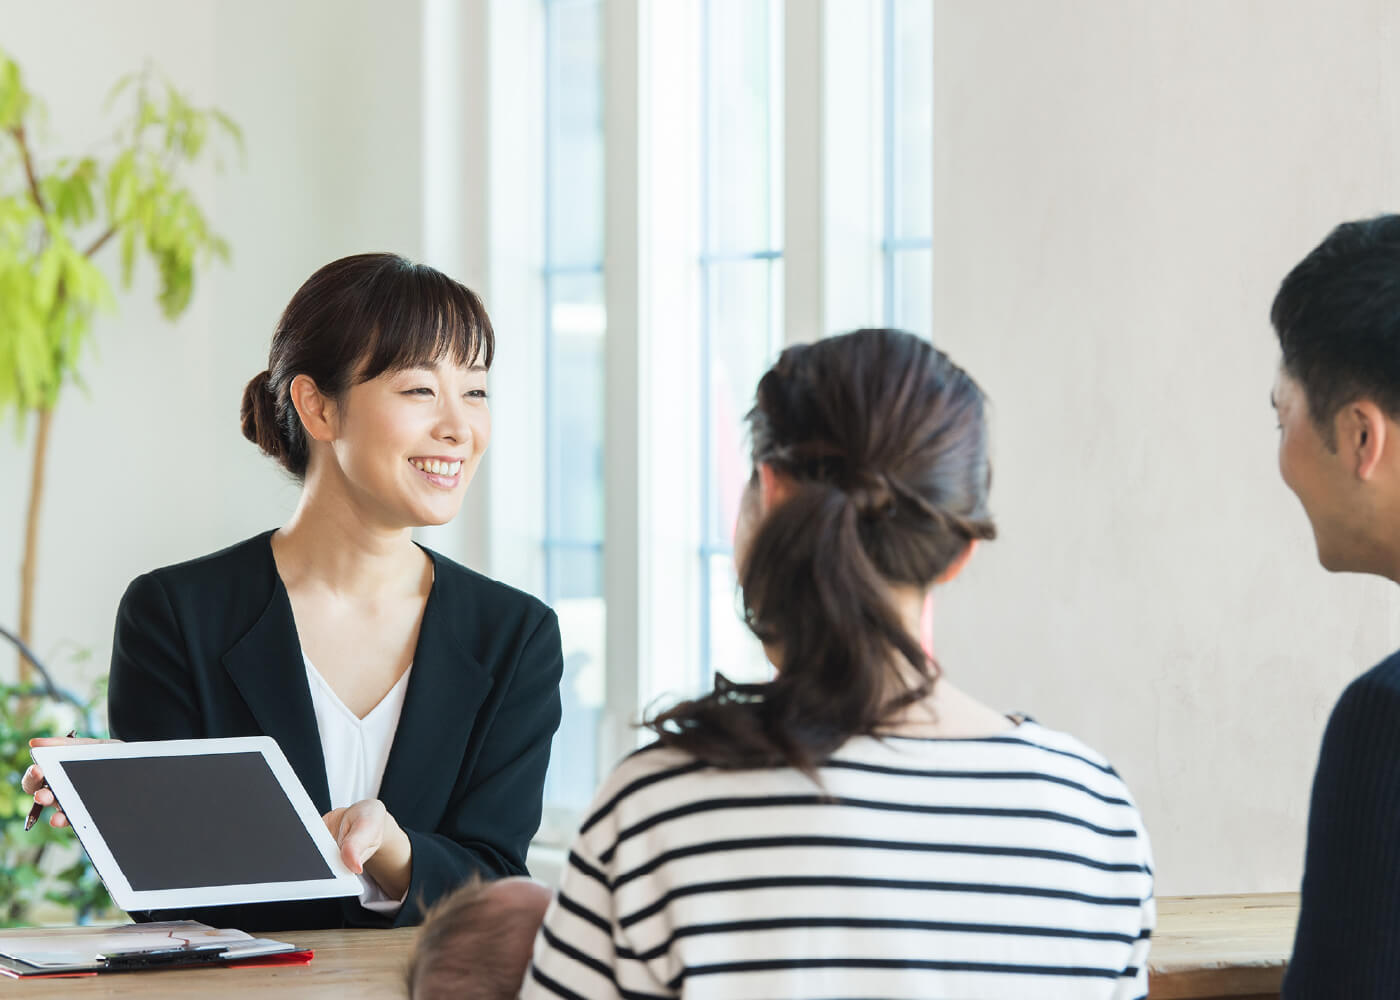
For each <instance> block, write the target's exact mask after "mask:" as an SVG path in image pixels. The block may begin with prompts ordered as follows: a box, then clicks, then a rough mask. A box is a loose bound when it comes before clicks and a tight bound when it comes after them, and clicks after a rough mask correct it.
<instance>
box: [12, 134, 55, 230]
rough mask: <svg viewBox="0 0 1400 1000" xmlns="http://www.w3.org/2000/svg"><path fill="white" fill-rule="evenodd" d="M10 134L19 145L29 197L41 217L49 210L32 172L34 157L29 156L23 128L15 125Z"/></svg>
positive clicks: (37, 180) (36, 178)
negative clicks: (27, 180) (27, 181)
mask: <svg viewBox="0 0 1400 1000" xmlns="http://www.w3.org/2000/svg"><path fill="white" fill-rule="evenodd" d="M10 134H11V135H13V136H14V137H15V142H17V143H19V155H20V157H21V158H22V159H23V160H24V175H25V177H27V178H28V179H29V196H30V197H31V198H33V199H34V207H35V208H37V209H38V210H39V212H40V214H42V215H48V214H49V208H48V206H47V205H45V204H44V196H43V194H41V193H40V191H39V177H38V175H37V174H36V173H35V172H34V157H32V156H31V155H30V154H29V140H28V139H27V138H25V135H24V126H23V125H16V126H15V127H14V128H12V129H10Z"/></svg>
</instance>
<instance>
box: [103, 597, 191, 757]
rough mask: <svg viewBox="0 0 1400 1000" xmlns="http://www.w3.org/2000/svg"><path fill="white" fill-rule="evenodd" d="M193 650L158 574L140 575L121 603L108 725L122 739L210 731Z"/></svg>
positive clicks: (188, 736)
mask: <svg viewBox="0 0 1400 1000" xmlns="http://www.w3.org/2000/svg"><path fill="white" fill-rule="evenodd" d="M189 662H190V656H189V651H188V649H187V648H186V646H185V641H184V637H183V636H182V635H181V633H180V626H179V624H178V622H177V621H176V617H175V611H174V609H173V608H172V607H171V604H170V598H169V595H167V594H166V592H165V587H164V586H163V585H162V584H161V582H160V578H159V577H157V576H156V574H154V573H147V574H145V575H144V576H138V577H137V578H136V579H135V580H133V581H132V582H131V586H129V587H127V588H126V593H125V594H124V595H122V600H121V604H120V605H118V607H117V625H116V634H115V635H114V636H113V639H112V672H111V676H110V678H109V680H108V689H107V723H108V726H109V727H110V728H111V730H112V735H113V736H115V737H116V738H117V739H119V740H180V739H195V738H198V737H202V736H204V735H206V734H205V732H204V725H203V723H202V721H201V719H200V713H199V709H198V706H197V704H196V702H195V695H194V689H193V685H192V684H191V676H190V668H189Z"/></svg>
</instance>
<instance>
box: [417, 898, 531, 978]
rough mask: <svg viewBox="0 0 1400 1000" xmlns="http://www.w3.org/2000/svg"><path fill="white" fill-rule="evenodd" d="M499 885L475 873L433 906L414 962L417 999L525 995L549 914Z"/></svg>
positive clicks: (420, 936) (425, 923)
mask: <svg viewBox="0 0 1400 1000" xmlns="http://www.w3.org/2000/svg"><path fill="white" fill-rule="evenodd" d="M496 885H498V884H497V883H494V882H486V881H484V880H482V879H481V878H480V877H479V876H477V877H473V878H472V880H471V881H470V882H468V883H467V884H466V885H464V886H462V887H461V888H460V889H457V890H456V891H455V892H452V893H450V894H449V895H447V896H445V897H443V898H442V899H441V900H439V901H438V902H437V903H436V904H435V905H434V906H433V908H432V909H431V910H429V911H428V913H427V915H426V916H425V918H424V920H423V927H422V929H421V930H420V931H419V932H418V943H417V945H416V947H415V948H414V952H413V958H412V959H411V960H410V964H409V967H408V977H407V979H408V982H407V986H408V995H409V997H410V998H411V1000H440V998H441V1000H446V998H449V997H450V998H453V1000H513V998H514V997H516V996H518V995H519V993H520V986H521V982H522V981H523V979H524V978H525V970H526V969H527V968H528V967H529V964H530V952H531V950H532V948H533V945H534V940H535V934H536V932H537V931H538V930H539V927H540V917H541V916H542V915H543V914H542V911H541V910H539V909H537V908H535V909H532V908H531V907H529V906H521V905H515V904H512V903H510V902H508V901H505V900H504V899H503V898H502V897H501V896H500V895H499V894H498V893H495V892H494V891H493V889H492V887H493V886H496Z"/></svg>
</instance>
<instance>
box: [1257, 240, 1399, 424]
mask: <svg viewBox="0 0 1400 1000" xmlns="http://www.w3.org/2000/svg"><path fill="white" fill-rule="evenodd" d="M1270 319H1271V320H1272V321H1273V325H1274V330H1275V331H1277V333H1278V339H1279V346H1280V347H1282V348H1283V369H1284V371H1285V372H1287V373H1288V375H1289V376H1290V377H1292V378H1293V379H1294V380H1295V381H1296V382H1297V383H1298V384H1299V385H1300V386H1301V387H1302V389H1303V395H1304V397H1305V398H1306V399H1307V402H1308V411H1309V413H1310V415H1311V416H1312V419H1313V422H1314V423H1315V424H1316V425H1317V427H1318V430H1319V431H1321V432H1322V434H1323V437H1324V439H1325V440H1326V441H1327V442H1328V444H1329V445H1332V446H1335V443H1336V439H1335V436H1334V434H1333V429H1332V421H1333V418H1334V417H1335V416H1336V415H1337V411H1338V410H1340V409H1341V408H1342V407H1343V406H1345V405H1346V404H1347V403H1351V402H1354V401H1355V400H1358V399H1370V400H1372V401H1373V402H1374V403H1376V405H1377V406H1379V407H1380V408H1381V409H1382V410H1384V411H1385V412H1386V413H1387V414H1389V415H1390V416H1392V417H1400V215H1382V216H1378V217H1376V218H1374V219H1366V220H1363V221H1359V222H1347V223H1343V224H1342V225H1340V226H1338V227H1337V228H1336V229H1334V230H1332V232H1331V233H1329V234H1328V236H1327V238H1326V239H1325V240H1323V241H1322V242H1321V243H1320V244H1318V246H1317V248H1316V249H1314V250H1313V251H1312V253H1310V254H1308V255H1307V256H1306V257H1304V258H1303V260H1302V261H1301V262H1300V263H1299V264H1298V266H1297V267H1295V268H1293V270H1292V271H1290V272H1289V273H1288V276H1287V277H1286V278H1284V279H1283V284H1282V285H1281V286H1280V287H1279V290H1278V295H1277V296H1275V297H1274V305H1273V309H1272V310H1271V312H1270Z"/></svg>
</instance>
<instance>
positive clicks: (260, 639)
mask: <svg viewBox="0 0 1400 1000" xmlns="http://www.w3.org/2000/svg"><path fill="white" fill-rule="evenodd" d="M271 571H272V574H273V578H274V581H275V582H274V584H273V588H272V599H271V600H270V601H269V602H268V605H267V609H266V610H265V611H264V612H263V613H262V617H260V618H259V619H258V620H257V622H256V624H254V625H253V627H252V628H251V629H249V630H248V632H247V634H245V635H244V636H243V638H242V639H239V640H238V643H237V644H236V645H235V646H234V647H233V648H232V649H230V650H229V651H228V652H227V653H225V654H224V656H223V662H224V668H225V669H226V670H227V671H228V672H229V676H231V677H232V678H233V682H234V684H235V685H237V686H238V691H239V693H240V694H242V695H243V700H244V701H246V702H247V703H248V708H249V709H251V710H252V713H253V718H255V719H256V720H257V722H258V725H259V726H260V727H261V728H262V731H263V733H265V734H266V735H268V736H271V737H272V738H273V739H275V740H276V741H277V743H278V745H279V746H280V747H281V748H282V753H284V754H285V755H286V757H287V761H288V762H289V763H290V764H291V765H292V770H293V771H295V772H296V773H297V777H298V778H300V779H301V783H302V785H304V786H305V787H306V791H307V793H308V794H309V795H310V796H311V801H312V802H314V803H315V804H316V808H317V809H318V810H320V811H321V812H322V813H327V812H330V808H331V793H330V786H329V785H328V784H327V783H326V761H325V758H324V757H323V756H322V754H321V736H320V730H319V729H318V728H317V725H316V710H315V709H314V708H313V707H312V705H311V691H310V690H309V689H308V688H307V686H306V667H305V664H304V661H303V659H302V654H301V642H300V640H299V639H298V638H297V627H296V622H295V621H294V620H293V618H292V602H291V601H290V600H289V599H288V597H287V588H286V587H284V586H283V585H282V580H281V578H280V577H277V575H276V573H277V571H276V568H275V566H274V567H273V568H272V570H271Z"/></svg>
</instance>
